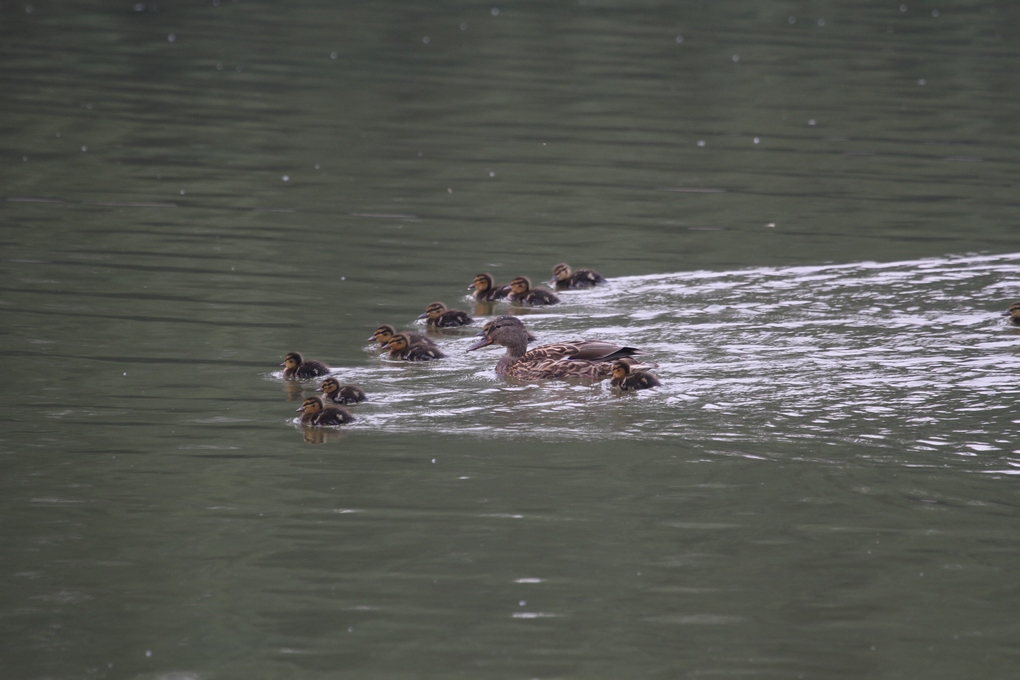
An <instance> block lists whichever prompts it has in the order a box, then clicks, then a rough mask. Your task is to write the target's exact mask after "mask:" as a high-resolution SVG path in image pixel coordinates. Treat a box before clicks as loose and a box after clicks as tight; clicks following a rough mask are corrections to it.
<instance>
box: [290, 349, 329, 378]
mask: <svg viewBox="0 0 1020 680" xmlns="http://www.w3.org/2000/svg"><path fill="white" fill-rule="evenodd" d="M280 365H281V366H283V377H284V378H298V379H299V380H306V379H308V378H318V377H319V376H323V375H329V366H327V365H326V364H324V363H322V362H321V361H305V359H304V358H303V357H302V356H301V355H300V354H299V353H298V352H288V353H287V356H285V357H284V358H283V363H282V364H280Z"/></svg>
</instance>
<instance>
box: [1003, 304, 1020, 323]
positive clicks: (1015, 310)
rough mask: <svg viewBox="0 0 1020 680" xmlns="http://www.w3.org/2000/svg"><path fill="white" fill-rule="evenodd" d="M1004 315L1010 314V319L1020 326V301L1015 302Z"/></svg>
mask: <svg viewBox="0 0 1020 680" xmlns="http://www.w3.org/2000/svg"><path fill="white" fill-rule="evenodd" d="M1003 316H1008V317H1009V320H1010V321H1012V322H1013V323H1015V324H1016V325H1018V326H1020V302H1014V303H1013V304H1011V305H1010V306H1009V309H1007V310H1006V311H1005V312H1004V313H1003Z"/></svg>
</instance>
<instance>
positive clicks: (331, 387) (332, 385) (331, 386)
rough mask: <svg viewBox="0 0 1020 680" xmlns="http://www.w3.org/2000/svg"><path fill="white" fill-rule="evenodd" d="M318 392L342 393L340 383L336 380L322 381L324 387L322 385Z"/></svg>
mask: <svg viewBox="0 0 1020 680" xmlns="http://www.w3.org/2000/svg"><path fill="white" fill-rule="evenodd" d="M316 391H317V392H322V393H323V394H333V393H334V392H339V391H340V383H339V381H337V379H336V378H326V379H325V380H323V381H322V385H320V386H319V389H318V390H316Z"/></svg>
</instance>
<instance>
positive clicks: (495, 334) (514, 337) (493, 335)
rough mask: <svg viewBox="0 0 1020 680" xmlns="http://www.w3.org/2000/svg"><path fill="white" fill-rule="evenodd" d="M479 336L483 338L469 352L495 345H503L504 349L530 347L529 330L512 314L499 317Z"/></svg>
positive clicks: (484, 327)
mask: <svg viewBox="0 0 1020 680" xmlns="http://www.w3.org/2000/svg"><path fill="white" fill-rule="evenodd" d="M479 335H480V336H482V337H481V340H479V341H478V342H476V343H475V344H473V345H471V346H470V347H468V348H467V351H468V352H471V351H474V350H476V349H481V348H482V347H487V346H488V345H491V344H493V343H495V344H497V345H503V346H504V347H510V346H518V345H520V346H522V347H527V345H528V329H527V328H525V327H524V323H523V322H522V321H521V320H520V319H518V318H517V317H516V316H511V315H510V314H504V315H502V316H497V317H496V318H495V319H493V320H492V321H490V322H488V323H487V324H485V326H483V327H482V331H481V333H479Z"/></svg>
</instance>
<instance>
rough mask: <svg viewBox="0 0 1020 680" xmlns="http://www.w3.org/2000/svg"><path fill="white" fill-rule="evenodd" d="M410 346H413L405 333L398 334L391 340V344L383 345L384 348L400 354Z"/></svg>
mask: <svg viewBox="0 0 1020 680" xmlns="http://www.w3.org/2000/svg"><path fill="white" fill-rule="evenodd" d="M410 345H411V339H410V338H408V337H407V336H406V335H405V334H403V333H397V334H395V335H394V336H393V337H392V338H390V340H389V342H387V343H386V344H385V345H383V347H384V348H386V349H388V350H390V351H391V352H396V353H400V352H403V351H404V350H405V349H407V348H408V347H409V346H410Z"/></svg>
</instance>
